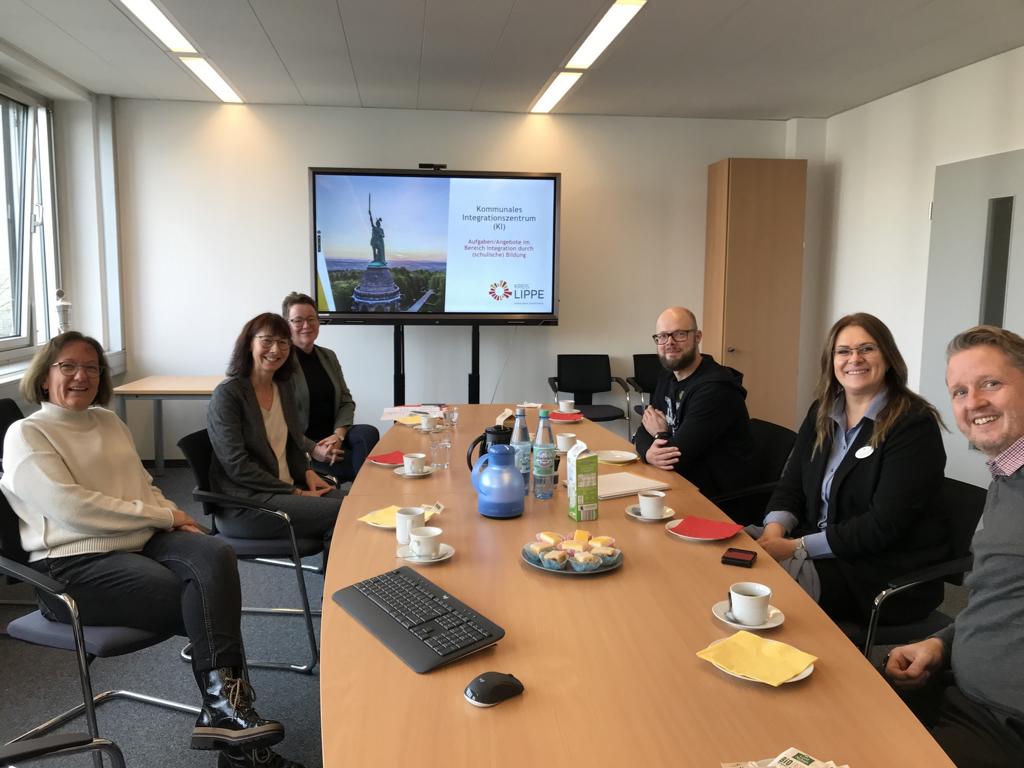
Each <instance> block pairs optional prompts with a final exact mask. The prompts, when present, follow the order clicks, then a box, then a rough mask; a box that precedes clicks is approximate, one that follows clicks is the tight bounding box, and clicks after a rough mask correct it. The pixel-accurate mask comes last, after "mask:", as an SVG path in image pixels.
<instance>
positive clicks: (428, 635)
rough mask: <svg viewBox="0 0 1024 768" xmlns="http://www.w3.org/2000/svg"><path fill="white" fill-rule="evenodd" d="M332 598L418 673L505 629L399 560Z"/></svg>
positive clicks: (493, 639) (494, 639)
mask: <svg viewBox="0 0 1024 768" xmlns="http://www.w3.org/2000/svg"><path fill="white" fill-rule="evenodd" d="M333 597H334V602H336V603H337V604H338V605H340V606H341V607H342V608H344V609H345V610H346V611H348V613H349V614H350V615H351V616H352V618H354V619H355V620H356V621H358V622H359V623H360V624H362V625H363V626H364V627H366V629H367V630H369V632H370V633H371V634H372V635H374V636H375V637H376V638H377V639H378V640H380V641H381V642H382V643H384V645H386V646H387V647H388V648H389V649H390V650H391V651H392V653H394V654H395V655H396V656H398V658H400V659H401V660H402V661H404V662H405V663H406V664H407V665H409V666H410V667H411V668H412V669H413V670H415V671H416V672H419V673H420V674H422V673H424V672H429V671H431V670H432V669H436V668H437V667H440V666H444V665H445V664H450V663H451V662H453V661H455V660H456V659H461V658H462V657H463V656H468V655H469V654H471V653H476V652H477V651H480V650H483V649H484V648H488V647H490V646H492V645H494V644H495V643H497V642H498V641H499V640H501V638H503V637H504V636H505V630H504V629H502V628H501V627H499V626H498V625H497V624H495V623H494V622H493V621H490V620H489V619H487V618H485V617H484V616H482V615H481V614H479V613H477V612H476V611H474V610H473V609H472V608H470V607H469V606H468V605H466V604H465V603H463V602H462V601H460V600H458V599H456V598H455V597H452V596H451V595H449V594H448V593H447V592H445V591H444V590H443V589H441V587H439V586H437V585H436V584H435V583H434V582H432V581H430V579H427V578H425V577H424V576H421V575H420V574H419V573H417V572H416V571H414V570H413V569H412V568H409V567H407V566H402V567H401V568H397V569H395V570H393V571H387V572H386V573H382V574H380V575H379V576H374V577H372V578H369V579H364V580H363V581H360V582H356V583H355V584H352V585H351V586H348V587H345V588H344V589H339V590H338V591H337V592H335V593H334V595H333Z"/></svg>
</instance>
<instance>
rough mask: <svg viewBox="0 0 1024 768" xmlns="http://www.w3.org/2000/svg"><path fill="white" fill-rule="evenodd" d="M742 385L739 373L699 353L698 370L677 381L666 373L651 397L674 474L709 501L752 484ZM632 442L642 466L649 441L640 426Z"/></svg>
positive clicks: (750, 444) (751, 450)
mask: <svg viewBox="0 0 1024 768" xmlns="http://www.w3.org/2000/svg"><path fill="white" fill-rule="evenodd" d="M742 382H743V375H742V374H741V373H739V372H738V371H735V370H733V369H732V368H727V367H726V366H724V365H719V364H718V363H716V362H715V359H714V358H713V357H711V355H703V354H702V355H701V363H700V365H699V366H697V370H695V371H694V372H693V373H692V374H690V375H689V376H687V377H686V378H685V379H683V380H682V381H677V380H676V377H675V374H674V373H672V372H671V371H665V372H664V373H663V374H662V376H661V378H660V379H659V380H658V386H657V387H655V389H654V395H653V396H652V397H651V405H653V406H654V407H655V408H657V409H658V410H660V411H662V412H663V413H664V414H665V417H666V418H667V419H668V422H669V431H670V432H671V433H672V437H671V439H670V440H669V442H670V443H672V444H673V445H675V446H676V447H677V448H678V449H679V452H680V458H679V461H678V463H677V464H676V466H675V471H676V472H678V473H679V474H680V475H682V476H683V477H685V478H686V479H687V480H689V481H690V482H691V483H693V484H694V485H696V486H697V489H698V490H699V491H700V492H701V493H703V494H704V495H705V496H708V497H713V496H717V495H719V494H722V493H727V492H730V491H735V490H739V489H740V488H743V487H745V486H747V485H750V483H751V479H750V478H751V475H752V467H751V463H752V460H753V453H754V442H753V439H752V438H751V435H750V416H749V415H748V414H747V404H746V397H747V391H746V390H745V389H744V388H743V385H742ZM635 443H636V449H637V451H638V452H639V454H640V457H641V458H642V459H643V460H644V461H646V460H647V450H648V449H649V448H650V447H651V445H652V444H653V443H654V436H653V435H651V434H650V433H648V431H647V430H646V429H644V427H642V426H641V427H640V429H638V430H637V433H636V438H635Z"/></svg>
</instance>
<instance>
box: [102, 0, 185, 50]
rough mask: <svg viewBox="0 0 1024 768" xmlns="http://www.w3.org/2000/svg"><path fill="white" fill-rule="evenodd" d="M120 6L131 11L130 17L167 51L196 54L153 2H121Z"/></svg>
mask: <svg viewBox="0 0 1024 768" xmlns="http://www.w3.org/2000/svg"><path fill="white" fill-rule="evenodd" d="M121 5H123V6H124V7H125V8H127V9H128V10H129V11H131V13H132V15H133V16H134V17H135V18H136V19H138V20H139V21H140V22H141V23H142V25H143V26H144V27H145V28H146V29H148V30H149V31H150V32H152V33H153V34H154V35H156V37H157V39H158V40H160V42H161V43H163V44H164V45H166V46H167V48H168V50H170V51H172V52H173V53H196V49H195V47H194V46H193V45H192V43H190V42H189V41H188V40H187V39H186V38H185V36H184V35H183V34H181V31H180V30H179V29H178V28H177V27H176V26H174V24H172V23H171V20H170V19H168V18H167V17H166V16H165V15H164V12H163V11H161V10H160V9H159V8H157V7H156V6H155V5H154V4H153V0H121Z"/></svg>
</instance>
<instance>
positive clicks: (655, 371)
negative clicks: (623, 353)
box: [633, 353, 665, 395]
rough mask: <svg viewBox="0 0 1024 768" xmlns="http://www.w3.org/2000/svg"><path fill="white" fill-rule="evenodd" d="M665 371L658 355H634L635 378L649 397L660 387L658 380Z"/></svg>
mask: <svg viewBox="0 0 1024 768" xmlns="http://www.w3.org/2000/svg"><path fill="white" fill-rule="evenodd" d="M664 370H665V369H664V368H662V367H661V361H660V360H659V359H658V355H657V354H653V353H647V354H643V355H633V378H634V379H636V383H637V384H639V385H640V389H642V390H643V391H644V392H646V393H647V394H648V395H653V394H654V388H655V387H656V386H658V378H659V377H660V376H661V374H662V372H663V371H664Z"/></svg>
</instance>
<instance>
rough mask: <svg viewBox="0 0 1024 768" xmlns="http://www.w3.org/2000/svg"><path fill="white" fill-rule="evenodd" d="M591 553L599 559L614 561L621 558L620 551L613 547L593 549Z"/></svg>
mask: <svg viewBox="0 0 1024 768" xmlns="http://www.w3.org/2000/svg"><path fill="white" fill-rule="evenodd" d="M590 553H591V554H592V555H596V556H597V557H600V558H607V559H609V560H614V559H615V558H616V557H618V556H619V550H617V549H614V548H613V547H591V548H590Z"/></svg>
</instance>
